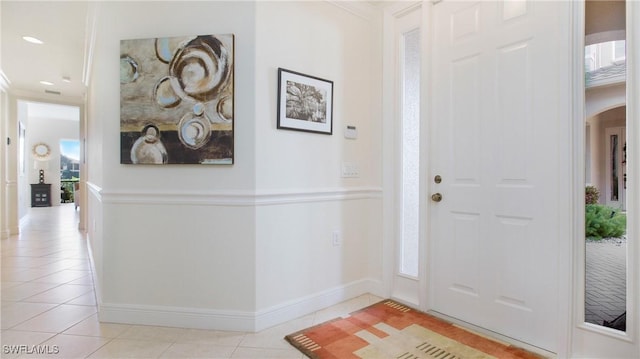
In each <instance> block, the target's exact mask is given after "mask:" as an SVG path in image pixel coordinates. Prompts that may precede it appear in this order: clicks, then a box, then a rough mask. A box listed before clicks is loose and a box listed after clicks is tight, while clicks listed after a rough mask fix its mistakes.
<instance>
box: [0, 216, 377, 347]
mask: <svg viewBox="0 0 640 359" xmlns="http://www.w3.org/2000/svg"><path fill="white" fill-rule="evenodd" d="M77 223H78V213H77V212H76V211H75V209H74V205H73V204H64V205H61V206H54V207H49V208H32V209H30V212H29V215H28V216H27V220H26V221H24V222H23V226H22V228H21V234H20V235H19V236H13V237H11V238H9V239H6V240H2V241H1V243H0V248H1V253H2V257H1V260H0V261H1V264H2V268H1V273H2V289H1V295H2V296H1V298H2V300H1V304H2V306H1V308H0V317H1V323H2V331H1V333H0V339H1V340H0V343H1V344H2V353H1V357H2V358H36V357H37V358H64V359H69V358H247V359H250V358H262V359H265V358H282V359H287V358H295V359H301V358H305V357H304V356H303V355H302V354H301V353H300V352H298V351H297V350H296V349H294V348H293V347H291V346H290V345H289V344H288V343H287V342H285V341H284V339H283V338H284V336H285V335H287V334H290V333H293V332H295V331H298V330H301V329H304V328H306V327H309V326H311V325H315V324H319V323H322V322H324V321H327V320H329V319H333V318H335V317H338V316H343V315H347V314H348V313H350V312H353V311H355V310H357V309H360V308H362V307H365V306H368V305H370V304H373V303H375V302H377V301H379V300H381V299H382V298H378V297H376V296H373V295H363V296H360V297H358V298H355V299H352V300H349V301H346V302H343V303H340V304H338V305H335V306H333V307H329V308H327V309H324V310H320V311H318V312H315V313H313V314H310V315H307V316H305V317H302V318H299V319H296V320H292V321H290V322H287V323H284V324H282V325H279V326H277V327H274V328H270V329H267V330H264V331H262V332H259V333H243V332H224V331H214V330H197V329H184V328H168V327H155V326H143V325H123V324H114V323H100V322H99V321H98V319H97V314H96V313H97V309H96V300H95V292H94V288H93V281H92V275H91V266H90V262H89V259H88V255H87V244H86V241H85V239H84V237H83V236H82V235H81V234H80V233H79V232H78V230H77ZM37 351H39V353H38V352H37Z"/></svg>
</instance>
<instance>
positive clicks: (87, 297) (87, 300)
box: [66, 287, 97, 307]
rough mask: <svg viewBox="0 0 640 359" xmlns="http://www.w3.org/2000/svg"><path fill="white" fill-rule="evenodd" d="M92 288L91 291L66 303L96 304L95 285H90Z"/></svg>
mask: <svg viewBox="0 0 640 359" xmlns="http://www.w3.org/2000/svg"><path fill="white" fill-rule="evenodd" d="M89 288H91V289H92V290H90V291H89V292H87V293H85V294H83V295H81V296H79V297H77V298H75V299H73V300H70V301H68V302H66V304H75V305H91V306H94V307H95V306H96V305H97V304H96V294H95V293H94V291H93V287H89Z"/></svg>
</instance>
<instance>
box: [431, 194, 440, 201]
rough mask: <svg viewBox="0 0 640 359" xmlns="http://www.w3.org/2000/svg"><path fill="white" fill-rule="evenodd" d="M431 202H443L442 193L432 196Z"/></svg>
mask: <svg viewBox="0 0 640 359" xmlns="http://www.w3.org/2000/svg"><path fill="white" fill-rule="evenodd" d="M431 200H432V201H434V202H440V201H442V195H441V194H440V193H434V194H432V195H431Z"/></svg>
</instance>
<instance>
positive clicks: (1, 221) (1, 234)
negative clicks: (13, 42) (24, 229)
mask: <svg viewBox="0 0 640 359" xmlns="http://www.w3.org/2000/svg"><path fill="white" fill-rule="evenodd" d="M7 87H8V86H7V83H6V81H5V78H4V73H3V72H2V68H1V67H0V140H2V144H0V145H1V146H2V148H3V150H2V154H1V155H0V239H5V238H9V232H10V230H9V215H8V210H9V203H8V201H7V198H8V192H7V190H8V186H7V164H8V161H9V156H8V152H9V150H8V147H9V145H8V144H7V143H6V142H5V141H6V140H5V139H6V138H7V137H9V134H8V132H7V127H8V123H9V94H8V93H7V91H6V89H7ZM12 140H15V139H14V138H12Z"/></svg>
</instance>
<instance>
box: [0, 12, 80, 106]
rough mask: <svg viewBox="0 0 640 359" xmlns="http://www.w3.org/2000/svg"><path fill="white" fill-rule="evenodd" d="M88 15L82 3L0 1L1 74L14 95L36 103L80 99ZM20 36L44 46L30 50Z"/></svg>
mask: <svg viewBox="0 0 640 359" xmlns="http://www.w3.org/2000/svg"><path fill="white" fill-rule="evenodd" d="M87 10H88V3H87V2H85V1H68V2H60V1H38V2H32V1H7V0H2V1H0V16H1V21H2V22H1V28H0V29H1V43H0V44H1V45H0V46H1V56H0V68H1V69H2V71H3V72H4V74H5V76H6V77H7V79H8V80H9V82H10V86H11V90H12V91H13V92H16V93H28V94H29V95H33V96H37V97H40V98H43V97H44V98H51V97H62V98H66V100H76V101H77V100H78V99H83V98H84V94H85V92H86V87H85V85H84V84H83V73H84V67H85V66H84V62H85V53H86V52H87V51H86V45H85V43H86V40H85V39H86V37H87V36H86V33H87V31H86V29H87ZM23 36H33V37H36V38H38V39H40V40H42V41H43V42H44V43H43V44H41V45H36V44H32V43H29V42H26V41H25V40H23V39H22V37H23ZM63 78H67V79H68V82H65V81H63ZM40 81H48V82H51V83H52V85H43V84H41V83H40ZM45 91H51V92H54V93H53V94H52V93H51V92H48V93H47V92H45ZM56 92H57V93H59V94H56Z"/></svg>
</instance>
